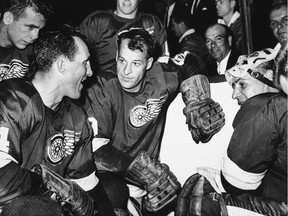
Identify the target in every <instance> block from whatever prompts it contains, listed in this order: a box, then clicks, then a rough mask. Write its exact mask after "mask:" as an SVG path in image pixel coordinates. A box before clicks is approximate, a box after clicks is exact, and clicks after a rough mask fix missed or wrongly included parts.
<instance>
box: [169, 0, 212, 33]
mask: <svg viewBox="0 0 288 216" xmlns="http://www.w3.org/2000/svg"><path fill="white" fill-rule="evenodd" d="M183 8H187V10H189V11H190V13H191V15H192V17H193V21H194V23H195V30H196V32H198V33H199V35H200V36H201V37H204V34H205V30H206V29H207V27H208V26H209V25H211V24H213V23H216V22H217V13H216V7H215V4H214V2H213V1H211V0H179V1H178V2H177V3H176V4H175V8H174V11H175V12H181V11H182V10H183Z"/></svg>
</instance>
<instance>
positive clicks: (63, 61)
mask: <svg viewBox="0 0 288 216" xmlns="http://www.w3.org/2000/svg"><path fill="white" fill-rule="evenodd" d="M56 66H57V69H58V71H59V72H60V73H64V72H65V71H66V67H67V58H66V57H65V56H59V57H58V59H57V60H56Z"/></svg>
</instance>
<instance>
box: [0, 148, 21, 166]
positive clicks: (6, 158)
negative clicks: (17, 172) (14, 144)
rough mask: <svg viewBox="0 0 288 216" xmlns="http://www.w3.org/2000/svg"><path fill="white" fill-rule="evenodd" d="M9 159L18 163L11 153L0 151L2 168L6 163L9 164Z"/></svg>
mask: <svg viewBox="0 0 288 216" xmlns="http://www.w3.org/2000/svg"><path fill="white" fill-rule="evenodd" d="M11 161H14V162H15V163H17V164H18V161H17V160H15V158H13V157H12V156H11V155H9V154H7V153H5V152H1V151H0V168H3V167H4V166H6V165H7V164H9V163H10V162H11Z"/></svg>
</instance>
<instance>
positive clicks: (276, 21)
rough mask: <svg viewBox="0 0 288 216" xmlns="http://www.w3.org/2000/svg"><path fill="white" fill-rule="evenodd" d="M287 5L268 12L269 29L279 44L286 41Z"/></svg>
mask: <svg viewBox="0 0 288 216" xmlns="http://www.w3.org/2000/svg"><path fill="white" fill-rule="evenodd" d="M287 16H288V11H287V6H282V7H281V8H278V9H275V10H273V11H271V13H270V17H269V19H270V29H271V30H272V32H273V34H274V36H275V37H276V38H277V40H278V41H279V43H280V44H281V45H284V44H285V43H286V41H287V23H288V17H287Z"/></svg>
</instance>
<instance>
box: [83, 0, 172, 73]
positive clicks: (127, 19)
mask: <svg viewBox="0 0 288 216" xmlns="http://www.w3.org/2000/svg"><path fill="white" fill-rule="evenodd" d="M139 3H140V0H129V1H127V0H117V7H116V10H114V9H113V10H112V9H111V10H102V11H95V12H93V13H92V14H90V15H88V16H87V17H86V18H85V19H84V20H83V22H82V23H81V25H80V31H81V32H82V33H83V34H84V35H85V36H86V37H87V42H88V45H89V49H90V52H91V66H92V69H93V71H95V72H96V71H98V72H99V71H105V70H107V69H108V68H110V67H111V66H112V65H113V64H114V63H115V59H116V51H117V45H116V43H117V42H116V38H117V35H118V34H119V32H121V31H123V30H128V29H130V28H135V27H137V28H144V29H145V30H147V31H148V32H149V33H150V34H152V35H153V36H154V37H155V38H156V40H157V42H158V49H159V50H158V55H159V56H160V55H162V54H165V53H166V51H167V44H166V30H165V28H164V26H163V24H162V22H161V20H160V19H159V18H158V17H157V16H156V15H152V14H147V13H142V12H139V11H138V6H139Z"/></svg>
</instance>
